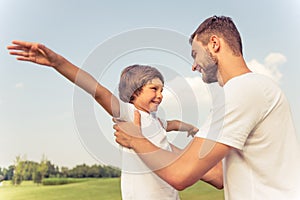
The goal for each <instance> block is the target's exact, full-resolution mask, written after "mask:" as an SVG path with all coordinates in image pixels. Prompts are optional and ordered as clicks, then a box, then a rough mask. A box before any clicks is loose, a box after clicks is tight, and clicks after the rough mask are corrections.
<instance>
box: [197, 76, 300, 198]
mask: <svg viewBox="0 0 300 200" xmlns="http://www.w3.org/2000/svg"><path fill="white" fill-rule="evenodd" d="M217 99H218V100H217V101H216V102H215V104H214V105H213V108H212V110H211V115H210V118H209V119H208V120H207V122H206V123H205V125H204V126H203V127H202V128H200V131H199V132H198V134H197V135H196V136H198V137H205V138H208V139H212V140H215V141H217V142H220V143H223V144H226V145H228V146H231V147H234V148H233V149H232V150H231V152H230V153H229V155H227V156H226V157H225V159H224V160H223V170H224V173H223V175H224V193H225V199H228V200H241V199H242V200H285V199H286V200H299V199H300V149H299V148H300V146H299V141H298V138H297V134H296V131H295V129H294V124H293V120H292V116H291V111H290V107H289V104H288V101H287V99H286V97H285V96H284V94H283V93H282V91H281V90H280V89H279V87H278V86H277V85H276V84H275V83H274V82H273V81H272V80H270V79H269V78H267V77H265V76H263V75H259V74H255V73H247V74H244V75H241V76H238V77H235V78H232V79H230V80H229V81H228V82H227V83H226V84H225V85H224V87H223V88H221V87H220V88H219V96H217Z"/></svg>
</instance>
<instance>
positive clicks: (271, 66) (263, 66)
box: [247, 53, 287, 83]
mask: <svg viewBox="0 0 300 200" xmlns="http://www.w3.org/2000/svg"><path fill="white" fill-rule="evenodd" d="M286 61H287V59H286V57H285V56H284V55H283V54H280V53H270V54H269V55H268V56H267V57H266V58H265V60H264V63H259V62H258V61H257V60H255V59H253V60H251V61H249V62H247V65H248V67H249V68H250V69H251V70H252V71H253V72H256V73H260V74H264V75H266V76H268V77H270V78H272V79H273V80H275V81H276V82H278V83H279V82H280V79H281V77H282V74H281V72H280V70H279V67H280V66H281V65H283V64H284V63H285V62H286Z"/></svg>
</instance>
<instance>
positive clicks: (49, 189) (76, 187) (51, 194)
mask: <svg viewBox="0 0 300 200" xmlns="http://www.w3.org/2000/svg"><path fill="white" fill-rule="evenodd" d="M119 185H120V179H118V178H114V179H87V180H86V181H83V182H78V183H72V184H66V185H59V186H42V185H39V186H38V185H36V184H34V183H32V182H28V181H27V182H23V183H22V184H21V185H20V186H12V185H11V182H4V183H3V185H2V186H1V187H0V200H120V199H121V195H120V186H119ZM180 197H181V200H194V199H195V200H196V199H197V200H198V199H200V200H201V199H204V200H222V199H223V192H222V191H218V190H216V189H214V188H212V187H211V186H209V185H207V184H205V183H202V182H198V183H197V184H195V185H193V186H192V187H190V188H188V189H186V190H184V191H181V192H180Z"/></svg>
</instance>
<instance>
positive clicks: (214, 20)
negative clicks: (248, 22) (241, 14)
mask: <svg viewBox="0 0 300 200" xmlns="http://www.w3.org/2000/svg"><path fill="white" fill-rule="evenodd" d="M212 35H217V36H219V37H222V38H223V39H224V41H225V42H226V43H227V44H228V46H229V47H230V48H231V50H232V52H233V53H234V55H243V50H242V40H241V36H240V33H239V31H238V30H237V28H236V26H235V24H234V23H233V21H232V19H231V18H230V17H225V16H220V17H218V16H216V15H215V16H213V17H209V18H208V19H206V20H205V21H204V22H202V23H201V24H200V25H199V27H198V28H197V29H196V31H195V32H194V33H193V34H192V35H191V37H190V44H192V42H193V39H194V38H195V37H197V38H196V39H197V40H198V41H200V42H201V43H202V44H203V45H207V44H208V42H209V39H210V37H211V36H212Z"/></svg>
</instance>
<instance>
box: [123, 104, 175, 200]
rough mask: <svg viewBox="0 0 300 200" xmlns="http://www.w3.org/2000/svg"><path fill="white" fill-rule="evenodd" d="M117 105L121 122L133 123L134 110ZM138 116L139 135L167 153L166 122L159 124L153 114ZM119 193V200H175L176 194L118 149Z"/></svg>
mask: <svg viewBox="0 0 300 200" xmlns="http://www.w3.org/2000/svg"><path fill="white" fill-rule="evenodd" d="M119 102H120V117H119V119H121V120H125V121H133V117H134V110H136V109H135V107H134V105H132V104H129V103H123V102H121V101H119ZM139 112H140V114H141V128H142V133H143V135H144V136H145V137H146V138H148V139H149V140H150V141H151V142H152V143H153V144H155V145H156V146H158V147H160V148H162V149H165V150H169V151H171V150H172V149H171V146H170V144H169V142H168V140H167V135H166V130H165V129H164V128H166V121H164V120H162V119H160V120H161V122H162V124H163V126H164V127H163V126H162V124H161V123H160V121H159V120H158V118H157V117H156V116H155V113H150V114H149V113H146V112H143V111H139ZM121 192H122V199H123V200H129V199H131V200H140V199H141V200H158V199H159V200H179V194H178V191H177V190H175V189H174V188H173V187H172V186H171V185H169V184H168V183H166V182H165V181H164V180H162V179H161V178H159V177H158V176H157V175H156V174H155V173H154V172H152V171H151V170H150V169H149V168H148V167H147V166H146V165H145V164H144V163H143V161H142V160H141V159H140V158H139V156H138V155H137V154H136V153H135V152H134V151H133V150H130V149H126V148H122V174H121Z"/></svg>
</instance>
